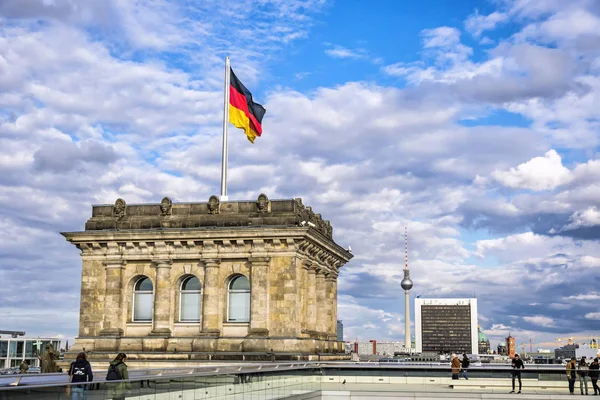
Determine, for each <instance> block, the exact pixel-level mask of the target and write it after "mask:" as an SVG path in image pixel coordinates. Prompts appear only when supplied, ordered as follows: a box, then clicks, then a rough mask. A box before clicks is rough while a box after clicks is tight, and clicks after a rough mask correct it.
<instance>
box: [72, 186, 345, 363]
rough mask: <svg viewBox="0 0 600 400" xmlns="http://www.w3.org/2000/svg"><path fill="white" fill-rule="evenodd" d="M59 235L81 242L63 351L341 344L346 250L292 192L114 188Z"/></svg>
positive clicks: (288, 349)
mask: <svg viewBox="0 0 600 400" xmlns="http://www.w3.org/2000/svg"><path fill="white" fill-rule="evenodd" d="M63 235H64V236H65V237H66V238H67V240H68V241H69V242H71V243H72V244H74V245H75V246H77V248H78V249H79V250H81V257H82V266H83V273H82V286H81V310H80V327H79V336H78V338H77V339H76V343H75V345H74V346H73V348H72V351H73V353H72V354H71V355H74V354H75V352H77V351H79V350H80V349H82V348H84V347H85V348H86V349H87V350H92V351H94V356H95V357H106V358H108V357H112V356H114V353H115V352H119V351H125V352H127V353H128V355H130V358H129V359H130V362H131V361H132V360H134V359H139V360H142V359H148V357H150V356H149V355H148V354H149V353H153V354H152V360H158V359H160V358H161V357H162V358H163V359H164V360H175V359H177V360H182V359H188V360H192V359H195V360H198V359H208V358H209V355H208V354H209V353H210V354H214V353H219V352H234V353H237V354H243V353H248V355H247V356H242V355H240V356H239V357H240V358H242V357H244V358H245V359H246V360H248V359H251V353H257V352H258V353H262V354H263V355H262V356H261V357H264V353H275V354H282V353H283V354H286V357H288V359H290V357H296V358H304V359H306V358H310V357H312V355H316V354H318V353H319V354H320V353H330V354H343V353H344V349H343V344H342V343H340V342H338V340H337V335H336V328H337V277H338V274H339V269H340V268H341V267H342V265H344V264H345V263H346V262H347V261H348V260H350V259H351V258H352V254H351V253H350V252H349V250H345V249H344V248H342V247H340V246H339V245H338V244H336V243H335V242H334V241H333V229H332V227H331V224H330V223H329V221H327V220H324V219H323V218H322V217H321V215H320V214H316V213H314V212H313V210H312V208H311V207H305V206H304V204H302V201H301V199H287V200H270V199H269V198H268V197H267V196H266V195H264V194H261V195H260V196H258V198H257V199H256V200H252V201H231V202H221V201H220V200H219V198H218V197H217V196H211V197H210V199H209V200H208V202H205V203H173V202H172V201H171V200H170V199H169V198H167V197H165V198H164V199H163V200H162V201H161V202H160V203H157V204H134V205H127V204H126V203H125V201H124V200H123V199H117V201H116V202H115V203H114V204H113V205H96V206H93V207H92V216H91V218H90V219H89V220H88V221H87V222H86V224H85V231H82V232H67V233H63ZM157 353H159V354H161V355H157ZM232 357H233V356H232ZM148 362H150V361H148ZM145 365H148V364H145Z"/></svg>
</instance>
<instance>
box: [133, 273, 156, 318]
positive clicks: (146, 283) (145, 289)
mask: <svg viewBox="0 0 600 400" xmlns="http://www.w3.org/2000/svg"><path fill="white" fill-rule="evenodd" d="M153 289H154V288H153V286H152V281H151V280H150V278H148V277H146V276H142V277H141V278H140V279H138V280H137V282H136V283H135V285H134V287H133V320H134V321H138V322H142V321H152V302H153V301H152V300H153V299H152V297H153V296H152V290H153Z"/></svg>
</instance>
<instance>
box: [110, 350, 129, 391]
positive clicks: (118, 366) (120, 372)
mask: <svg viewBox="0 0 600 400" xmlns="http://www.w3.org/2000/svg"><path fill="white" fill-rule="evenodd" d="M126 360H127V355H126V354H125V353H119V354H117V356H116V357H115V359H114V360H113V361H111V363H110V366H109V367H108V373H107V374H106V380H107V381H115V380H128V379H129V372H128V371H127V364H125V361H126ZM108 385H110V386H109V388H110V395H111V397H112V399H113V400H122V399H124V398H125V393H126V392H127V391H129V390H130V389H131V383H130V382H119V383H117V384H112V383H111V384H108Z"/></svg>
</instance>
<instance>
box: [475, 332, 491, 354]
mask: <svg viewBox="0 0 600 400" xmlns="http://www.w3.org/2000/svg"><path fill="white" fill-rule="evenodd" d="M477 337H478V338H477V347H478V349H479V354H489V353H490V340H489V339H488V337H487V335H486V334H485V333H483V332H482V331H481V328H480V327H479V326H478V327H477Z"/></svg>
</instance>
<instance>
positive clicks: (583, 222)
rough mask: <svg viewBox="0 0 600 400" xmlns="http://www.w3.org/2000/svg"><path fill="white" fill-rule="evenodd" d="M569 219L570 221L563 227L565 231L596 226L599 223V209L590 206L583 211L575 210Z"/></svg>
mask: <svg viewBox="0 0 600 400" xmlns="http://www.w3.org/2000/svg"><path fill="white" fill-rule="evenodd" d="M569 220H570V221H571V222H570V223H569V224H568V225H567V226H565V227H564V228H563V229H564V230H566V231H568V230H572V229H577V228H581V227H584V226H597V225H600V211H598V209H597V208H596V207H590V208H588V209H586V210H583V211H577V212H576V213H574V214H573V215H572V216H571V217H570V218H569Z"/></svg>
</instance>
